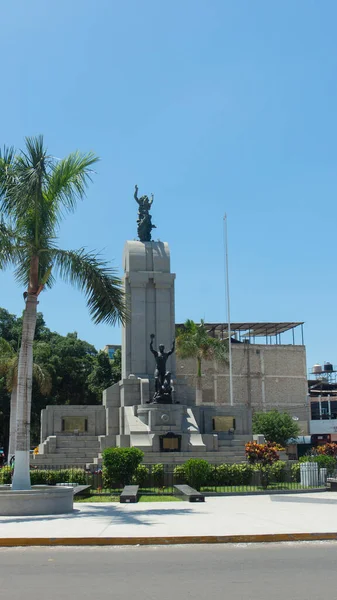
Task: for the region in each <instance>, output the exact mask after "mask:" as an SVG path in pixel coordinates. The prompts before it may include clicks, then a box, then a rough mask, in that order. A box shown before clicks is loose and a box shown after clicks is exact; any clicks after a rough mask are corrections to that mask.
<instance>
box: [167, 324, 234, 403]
mask: <svg viewBox="0 0 337 600" xmlns="http://www.w3.org/2000/svg"><path fill="white" fill-rule="evenodd" d="M176 343H177V347H176V348H177V349H176V352H177V356H179V357H180V358H195V359H196V361H197V376H196V404H197V405H200V404H201V403H202V373H201V364H202V361H203V360H217V361H219V362H223V363H224V362H227V361H228V342H227V340H226V341H223V340H220V339H219V338H212V337H210V336H209V334H208V331H207V329H206V327H205V324H204V321H203V320H201V322H200V325H197V324H196V323H194V321H191V320H190V319H188V320H187V321H186V322H185V324H184V326H183V327H182V328H181V329H180V331H179V332H178V334H177V339H176Z"/></svg>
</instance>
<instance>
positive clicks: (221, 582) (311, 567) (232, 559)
mask: <svg viewBox="0 0 337 600" xmlns="http://www.w3.org/2000/svg"><path fill="white" fill-rule="evenodd" d="M336 563H337V543H336V542H330V543H324V542H321V543H294V544H288V543H287V544H264V545H258V544H252V545H237V546H234V545H227V544H226V545H220V544H219V545H207V546H170V547H136V548H127V547H120V548H116V547H113V548H109V547H107V548H8V549H5V548H0V594H1V599H4V600H19V599H20V600H22V599H24V600H46V599H48V600H56V599H57V600H60V599H63V598H64V599H67V600H68V599H69V598H70V599H74V600H75V599H76V600H78V599H83V600H86V599H89V598H90V600H101V599H103V598H104V599H105V600H106V599H111V598H116V600H117V599H118V600H126V599H127V600H132V599H133V598H134V599H135V600H180V599H184V600H188V599H189V598H193V600H199V599H200V600H201V599H202V600H205V599H206V600H208V599H209V600H218V599H219V600H220V599H221V600H224V599H225V600H226V599H229V600H246V599H247V600H271V599H272V600H281V599H282V600H285V599H289V600H304V599H305V600H311V599H312V598H321V597H326V598H334V597H336V589H337V581H336Z"/></svg>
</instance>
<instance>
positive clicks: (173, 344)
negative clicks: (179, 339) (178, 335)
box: [167, 340, 176, 356]
mask: <svg viewBox="0 0 337 600" xmlns="http://www.w3.org/2000/svg"><path fill="white" fill-rule="evenodd" d="M175 347H176V341H175V340H173V342H172V348H171V350H170V352H168V353H167V356H171V354H173V352H174V349H175Z"/></svg>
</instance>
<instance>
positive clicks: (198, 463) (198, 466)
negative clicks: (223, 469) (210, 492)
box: [184, 458, 211, 490]
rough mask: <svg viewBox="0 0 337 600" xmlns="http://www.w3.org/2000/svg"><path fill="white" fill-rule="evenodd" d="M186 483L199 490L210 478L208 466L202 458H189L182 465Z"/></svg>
mask: <svg viewBox="0 0 337 600" xmlns="http://www.w3.org/2000/svg"><path fill="white" fill-rule="evenodd" d="M184 469H185V476H186V483H188V485H190V486H191V487H193V488H195V489H196V490H199V489H200V488H201V486H202V485H206V484H207V483H208V480H209V476H210V472H211V469H210V464H209V463H208V462H207V460H203V459H202V458H190V459H189V460H188V461H186V462H185V464H184Z"/></svg>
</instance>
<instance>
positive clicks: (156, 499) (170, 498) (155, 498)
mask: <svg viewBox="0 0 337 600" xmlns="http://www.w3.org/2000/svg"><path fill="white" fill-rule="evenodd" d="M138 502H181V499H180V498H177V497H176V496H162V495H161V496H150V495H147V494H146V495H145V494H144V495H143V496H140V497H139V499H138Z"/></svg>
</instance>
